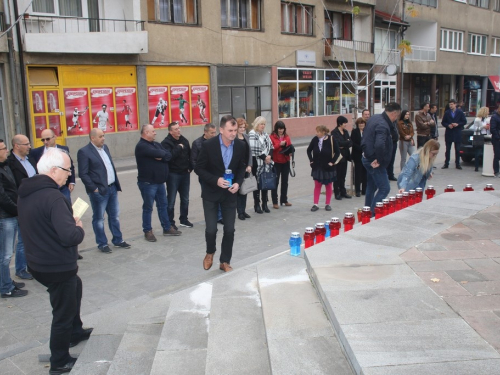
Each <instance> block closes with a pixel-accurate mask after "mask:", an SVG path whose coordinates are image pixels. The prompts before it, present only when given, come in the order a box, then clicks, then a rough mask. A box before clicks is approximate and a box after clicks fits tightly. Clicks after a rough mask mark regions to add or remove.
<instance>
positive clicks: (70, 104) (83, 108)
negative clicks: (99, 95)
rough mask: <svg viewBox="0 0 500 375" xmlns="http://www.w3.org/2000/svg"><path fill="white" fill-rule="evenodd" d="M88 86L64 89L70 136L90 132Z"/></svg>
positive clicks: (67, 125)
mask: <svg viewBox="0 0 500 375" xmlns="http://www.w3.org/2000/svg"><path fill="white" fill-rule="evenodd" d="M87 93H88V90H87V89H86V88H76V89H64V109H65V115H66V128H67V132H68V136H72V135H83V134H89V132H90V112H89V98H88V96H87Z"/></svg>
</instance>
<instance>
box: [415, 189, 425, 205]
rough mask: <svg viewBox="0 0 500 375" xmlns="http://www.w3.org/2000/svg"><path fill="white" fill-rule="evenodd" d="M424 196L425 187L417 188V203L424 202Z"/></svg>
mask: <svg viewBox="0 0 500 375" xmlns="http://www.w3.org/2000/svg"><path fill="white" fill-rule="evenodd" d="M423 196H424V192H423V189H422V188H421V187H418V188H416V189H415V203H420V202H422V197H423Z"/></svg>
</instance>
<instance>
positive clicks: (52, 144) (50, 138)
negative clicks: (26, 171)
mask: <svg viewBox="0 0 500 375" xmlns="http://www.w3.org/2000/svg"><path fill="white" fill-rule="evenodd" d="M41 136H42V138H41V141H42V142H43V146H40V147H37V148H35V149H32V150H31V151H30V154H29V156H31V157H33V158H34V159H35V163H38V161H39V160H40V158H41V157H42V155H43V154H44V153H45V152H46V151H48V150H49V149H50V148H59V149H61V150H63V151H64V152H66V153H67V154H68V155H69V148H68V147H67V146H61V145H58V144H57V143H56V140H57V137H56V134H55V133H54V131H53V130H52V129H45V130H43V131H42V134H41ZM70 160H71V176H69V178H68V181H67V182H66V184H65V185H63V186H61V188H60V190H61V193H62V194H63V195H64V196H65V197H66V199H67V200H68V201H69V202H70V203H71V193H72V192H73V189H74V188H75V167H74V166H73V160H72V159H71V156H70Z"/></svg>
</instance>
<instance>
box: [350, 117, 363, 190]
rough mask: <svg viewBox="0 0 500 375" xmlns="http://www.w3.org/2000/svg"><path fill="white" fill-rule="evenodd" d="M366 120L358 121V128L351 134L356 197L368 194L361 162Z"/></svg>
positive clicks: (359, 119) (360, 119)
mask: <svg viewBox="0 0 500 375" xmlns="http://www.w3.org/2000/svg"><path fill="white" fill-rule="evenodd" d="M365 126H366V120H365V119H364V118H362V117H360V118H358V119H357V120H356V127H355V128H354V129H353V130H352V132H351V140H352V154H351V158H352V161H353V163H354V189H355V191H356V196H357V197H360V196H361V194H363V195H365V194H366V169H365V167H364V166H363V163H362V162H361V158H362V157H363V150H362V149H361V140H362V139H363V132H364V130H365Z"/></svg>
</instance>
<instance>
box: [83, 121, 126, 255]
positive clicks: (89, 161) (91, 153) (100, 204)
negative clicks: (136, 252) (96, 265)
mask: <svg viewBox="0 0 500 375" xmlns="http://www.w3.org/2000/svg"><path fill="white" fill-rule="evenodd" d="M77 159H78V175H79V176H80V179H81V180H82V182H83V184H84V185H85V190H86V191H87V194H88V195H89V199H90V205H91V206H92V211H93V216H92V228H93V229H94V233H95V237H96V242H97V247H98V249H99V250H101V251H102V252H103V253H111V252H112V251H111V249H110V248H109V245H108V239H107V237H106V234H105V233H104V212H106V213H107V214H108V223H109V228H110V229H111V233H112V234H113V238H112V240H111V242H112V243H113V245H115V247H121V248H124V249H128V248H129V247H130V245H129V244H128V243H126V242H125V241H123V236H122V232H121V231H120V221H119V219H118V214H119V212H120V206H119V204H118V192H119V191H121V187H120V182H119V181H118V176H117V175H116V170H115V166H114V164H113V160H112V159H111V154H110V153H109V149H108V146H106V145H105V144H104V132H103V131H102V130H101V129H99V128H94V129H92V130H91V131H90V142H89V144H88V145H87V146H84V147H82V148H81V149H79V150H78V154H77Z"/></svg>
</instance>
